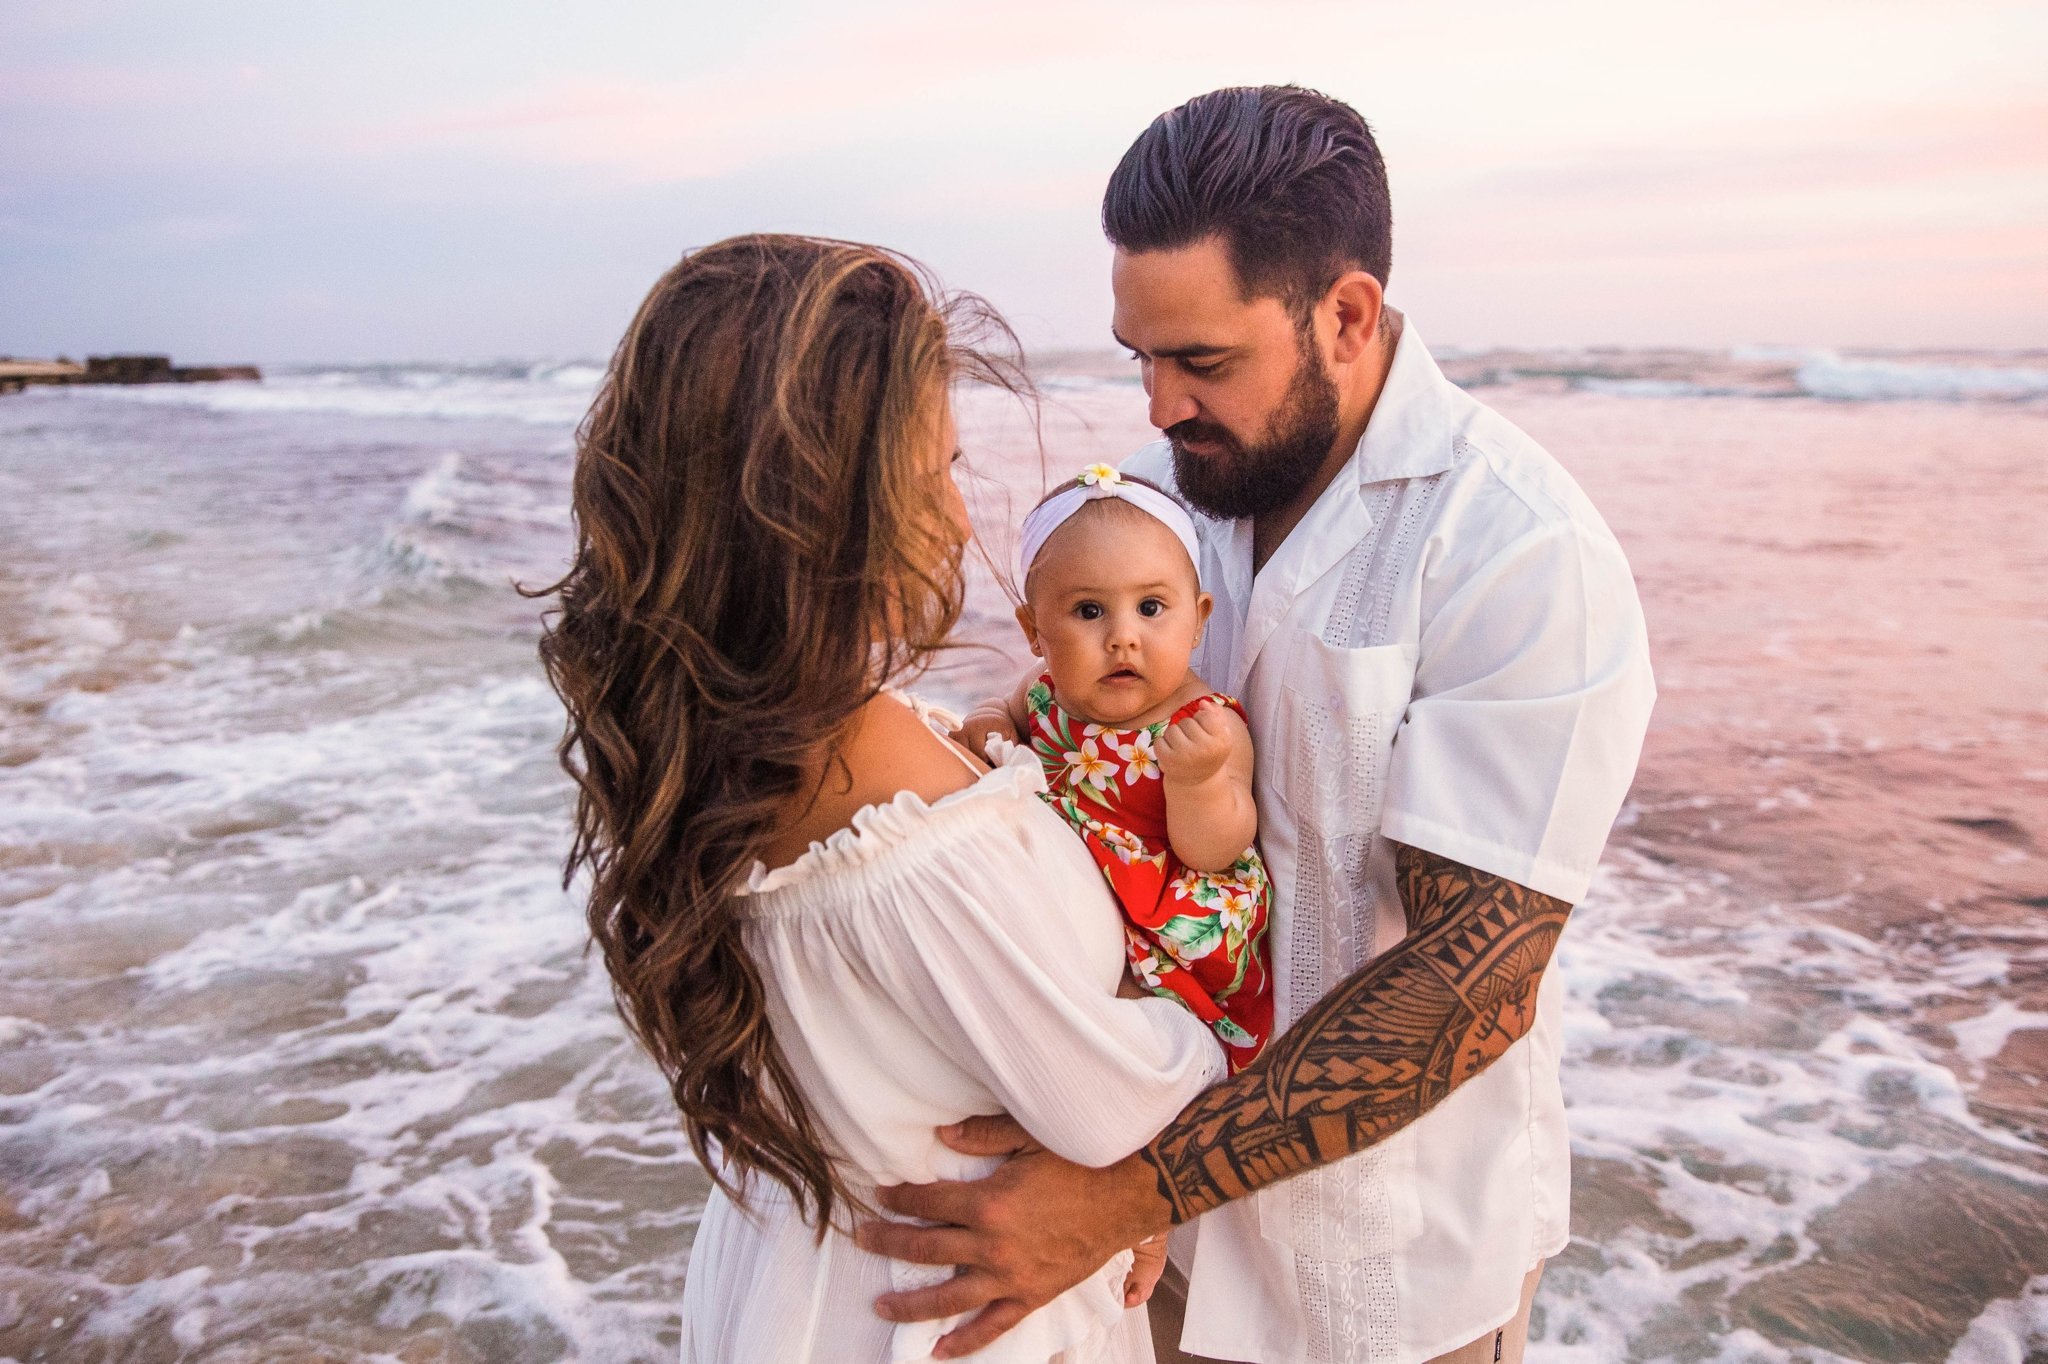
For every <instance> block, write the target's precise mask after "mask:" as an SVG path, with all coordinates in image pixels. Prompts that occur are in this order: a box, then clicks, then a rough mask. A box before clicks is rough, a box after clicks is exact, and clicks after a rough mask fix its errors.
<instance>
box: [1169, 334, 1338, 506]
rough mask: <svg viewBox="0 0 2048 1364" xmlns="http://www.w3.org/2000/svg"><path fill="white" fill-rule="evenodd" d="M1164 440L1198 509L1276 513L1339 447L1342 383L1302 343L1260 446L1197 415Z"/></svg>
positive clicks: (1177, 479) (1184, 492)
mask: <svg viewBox="0 0 2048 1364" xmlns="http://www.w3.org/2000/svg"><path fill="white" fill-rule="evenodd" d="M1165 435H1166V439H1167V440H1168V441H1170V442H1171V443H1172V445H1173V479H1174V483H1175V484H1176V486H1177V487H1178V488H1179V490H1180V495H1181V496H1182V497H1184V498H1186V499H1187V500H1188V502H1189V504H1190V505H1192V506H1193V507H1194V509H1195V510H1196V511H1199V512H1202V513H1204V514H1205V515H1208V516H1213V517H1217V518H1219V519H1222V520H1233V519H1235V518H1238V517H1244V516H1259V515H1263V514H1264V513H1266V512H1270V511H1277V510H1278V509H1279V508H1281V507H1284V506H1286V505H1287V504H1288V503H1289V502H1291V501H1293V500H1294V499H1295V498H1297V497H1299V496H1300V495H1301V493H1302V492H1303V490H1305V489H1306V488H1307V487H1308V485H1309V484H1310V483H1311V482H1313V481H1314V479H1315V476H1316V475H1317V474H1318V473H1320V472H1321V471H1322V467H1323V462H1324V461H1325V460H1327V459H1328V458H1329V457H1330V447H1331V446H1333V445H1335V444H1336V443H1337V385H1336V383H1335V381H1334V380H1332V379H1331V378H1330V376H1329V375H1328V374H1325V373H1324V372H1323V367H1322V365H1321V364H1320V363H1318V362H1317V359H1316V356H1315V353H1314V352H1313V351H1312V350H1310V349H1309V348H1308V347H1307V346H1306V345H1304V346H1303V347H1302V348H1301V356H1300V359H1299V361H1298V363H1297V364H1296V366H1295V370H1294V379H1293V381H1292V382H1290V383H1289V384H1288V385H1287V393H1286V396H1285V397H1283V398H1282V399H1281V400H1280V406H1279V407H1278V408H1277V409H1275V411H1274V413H1273V417H1272V420H1271V421H1269V422H1268V423H1267V424H1266V435H1265V438H1264V439H1263V440H1261V441H1260V442H1259V443H1258V444H1257V445H1253V446H1249V447H1247V446H1246V445H1245V444H1244V443H1243V442H1242V441H1240V440H1238V438H1237V437H1236V436H1234V435H1232V434H1231V433H1230V432H1229V431H1226V430H1225V429H1224V428H1222V427H1221V426H1217V425H1216V424H1214V423H1213V422H1205V421H1202V420H1200V419H1199V418H1195V417H1190V418H1189V419H1188V420H1186V421H1184V422H1175V423H1174V424H1173V425H1172V426H1169V427H1167V428H1166V432H1165ZM1189 440H1194V441H1199V442H1201V443H1202V444H1204V445H1207V446H1209V447H1211V449H1212V450H1213V451H1214V453H1210V454H1202V455H1197V454H1194V453H1192V452H1190V451H1189V450H1188V449H1187V448H1186V447H1185V445H1184V444H1183V442H1184V441H1189Z"/></svg>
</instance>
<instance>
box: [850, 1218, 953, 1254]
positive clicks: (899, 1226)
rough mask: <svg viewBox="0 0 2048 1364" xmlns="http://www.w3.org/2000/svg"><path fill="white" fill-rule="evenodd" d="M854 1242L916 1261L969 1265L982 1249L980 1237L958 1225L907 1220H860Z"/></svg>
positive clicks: (866, 1249) (867, 1248)
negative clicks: (922, 1223)
mask: <svg viewBox="0 0 2048 1364" xmlns="http://www.w3.org/2000/svg"><path fill="white" fill-rule="evenodd" d="M853 1240H854V1244H855V1245H857V1246H859V1247H860V1248H861V1249H862V1250H865V1251H867V1252H869V1253H870V1254H874V1255H886V1256H888V1257H889V1258H890V1259H892V1260H908V1261H910V1263H912V1264H918V1265H968V1264H973V1263H974V1262H975V1261H976V1259H977V1258H978V1257H979V1255H980V1253H981V1245H980V1240H979V1238H978V1237H977V1236H976V1235H975V1234H974V1233H973V1232H971V1231H962V1230H961V1229H960V1228H958V1227H920V1226H914V1225H912V1224H911V1223H908V1222H863V1223H861V1224H860V1225H859V1226H857V1227H855V1228H854V1229H853Z"/></svg>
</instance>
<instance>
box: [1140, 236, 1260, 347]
mask: <svg viewBox="0 0 2048 1364" xmlns="http://www.w3.org/2000/svg"><path fill="white" fill-rule="evenodd" d="M1110 288H1111V291H1112V292H1113V293H1114V295H1115V298H1116V308H1115V312H1114V314H1113V316H1112V318H1111V328H1112V329H1113V330H1114V331H1115V333H1116V335H1117V337H1118V338H1119V339H1120V340H1122V341H1123V342H1125V343H1126V344H1128V345H1133V346H1136V347H1138V348H1140V349H1143V350H1146V351H1149V352H1153V353H1155V354H1156V353H1162V352H1166V353H1171V352H1176V351H1183V350H1193V349H1199V348H1211V349H1227V348H1229V347H1232V346H1237V345H1240V344H1243V343H1244V342H1245V341H1246V340H1248V339H1250V337H1251V336H1252V335H1253V334H1256V333H1258V332H1262V331H1264V330H1266V329H1268V327H1269V326H1270V325H1271V324H1272V323H1273V322H1274V321H1276V320H1277V321H1280V322H1282V323H1285V321H1286V318H1287V310H1286V307H1285V305H1284V304H1282V303H1281V301H1280V300H1279V299H1277V298H1253V299H1247V298H1245V297H1244V295H1243V293H1242V291H1241V290H1240V289H1239V286H1238V278H1237V271H1236V270H1235V268H1233V267H1232V265H1231V263H1230V255H1229V252H1228V251H1227V250H1225V248H1224V246H1223V242H1222V239H1221V238H1219V237H1209V238H1205V239H1204V240H1202V241H1200V242H1196V243H1195V244H1193V245H1191V246H1184V247H1178V248H1175V249H1172V250H1163V251H1125V250H1123V249H1122V248H1118V250H1117V252H1116V256H1115V260H1114V263H1113V264H1112V265H1111V267H1110ZM1269 313H1270V314H1272V315H1273V316H1271V317H1269V316H1267V314H1269Z"/></svg>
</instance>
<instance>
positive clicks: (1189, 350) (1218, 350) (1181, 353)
mask: <svg viewBox="0 0 2048 1364" xmlns="http://www.w3.org/2000/svg"><path fill="white" fill-rule="evenodd" d="M1109 335H1110V339H1111V340H1113V341H1115V342H1116V343H1117V344H1118V345H1119V346H1122V347H1123V348H1124V349H1125V350H1128V351H1137V353H1138V354H1139V355H1147V356H1150V357H1151V358H1152V359H1154V360H1197V359H1202V358H1205V357H1207V356H1211V355H1224V354H1228V353H1229V352H1230V351H1232V350H1234V349H1235V347H1233V346H1213V345H1202V344H1200V343H1196V344H1193V345H1187V346H1162V347H1161V348H1160V349H1158V350H1152V351H1147V350H1138V348H1137V347H1136V346H1134V345H1132V344H1131V343H1130V342H1128V341H1126V340H1124V338H1123V336H1122V335H1121V334H1120V333H1118V331H1117V329H1116V328H1115V327H1111V328H1110V329H1109Z"/></svg>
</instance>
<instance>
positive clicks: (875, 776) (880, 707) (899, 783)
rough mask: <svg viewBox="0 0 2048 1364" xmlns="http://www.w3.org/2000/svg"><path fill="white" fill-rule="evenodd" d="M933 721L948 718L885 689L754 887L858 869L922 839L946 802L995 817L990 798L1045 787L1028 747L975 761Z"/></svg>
mask: <svg viewBox="0 0 2048 1364" xmlns="http://www.w3.org/2000/svg"><path fill="white" fill-rule="evenodd" d="M935 722H936V723H943V717H941V716H936V715H932V714H930V712H929V708H927V707H924V706H922V705H919V704H916V703H914V702H913V701H911V700H909V699H908V698H899V697H897V696H895V695H891V694H886V693H885V694H884V695H882V696H878V697H876V698H875V699H874V700H873V701H871V702H869V703H868V705H867V707H866V708H865V709H864V710H863V711H862V713H861V716H860V719H859V722H858V725H857V727H856V729H855V730H854V731H853V732H852V733H851V734H850V735H849V737H848V739H847V741H846V743H845V744H844V745H843V746H842V748H841V749H840V752H839V754H838V757H837V759H836V760H835V762H834V764H833V768H832V770H831V772H830V773H828V775H827V779H826V782H825V789H824V790H823V792H821V794H820V796H819V798H818V800H817V801H816V803H814V804H813V805H812V807H811V809H810V810H809V811H808V812H807V813H806V815H805V817H804V818H803V819H802V820H801V821H799V822H797V823H796V824H795V825H793V826H792V827H791V828H790V829H789V830H787V831H785V832H784V834H783V835H782V836H781V837H779V838H778V839H777V840H776V844H774V845H771V847H770V849H769V853H768V858H767V861H768V862H772V863H773V864H774V865H775V869H774V870H772V871H770V870H768V869H767V867H766V865H765V864H757V866H756V868H755V870H754V873H753V875H752V876H751V877H750V878H749V883H748V890H749V891H750V892H754V893H758V892H760V891H763V890H767V889H773V888H778V887H781V886H785V885H789V884H792V883H794V882H796V881H799V880H803V879H807V878H808V877H809V876H811V875H815V874H819V873H825V872H845V871H849V870H852V869H853V868H855V867H857V866H860V865H862V864H864V863H866V862H868V861H870V860H872V857H873V855H874V854H875V853H877V852H879V851H881V850H882V849H884V848H887V847H890V846H893V845H895V844H899V843H902V842H905V841H908V840H910V839H912V838H914V837H916V836H917V835H918V834H919V833H920V832H923V831H924V829H925V828H926V826H928V825H929V822H930V820H931V818H932V817H933V816H934V815H935V814H937V813H938V812H940V811H942V810H948V809H951V808H953V807H955V806H961V805H967V804H969V803H972V804H975V805H978V806H980V807H983V813H985V814H989V815H994V814H995V813H997V811H998V808H999V807H1000V805H1001V801H1000V800H993V801H992V800H990V799H988V798H990V797H998V798H999V797H1004V796H1012V797H1021V798H1032V797H1035V796H1036V794H1037V792H1038V791H1039V790H1042V789H1043V787H1044V778H1043V776H1042V775H1041V774H1040V773H1039V771H1038V764H1037V761H1036V759H1030V755H1029V753H1028V752H1026V753H1023V754H1021V755H1016V754H1013V755H1012V757H1013V759H1015V760H1013V761H1012V762H1010V763H1008V764H1006V765H1005V766H1003V767H998V768H996V769H993V770H986V769H983V768H981V767H980V766H979V765H978V764H977V765H976V766H970V765H969V762H970V760H969V758H968V755H967V754H966V752H965V750H963V749H959V748H956V747H955V746H954V745H953V744H952V743H951V742H950V741H949V740H947V739H946V738H945V737H943V736H942V735H940V734H939V733H937V732H936V730H935V729H934V728H933V727H932V725H933V724H934V723H935ZM1021 759H1030V761H1028V762H1027V761H1023V760H1021ZM1032 803H1034V804H1035V803H1036V802H1035V799H1034V800H1033V802H1032ZM778 853H779V854H780V855H779V856H778V855H777V854H778Z"/></svg>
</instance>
